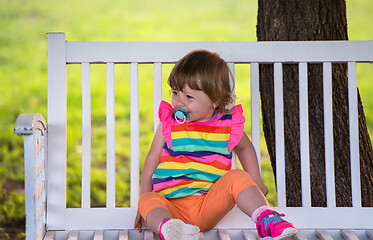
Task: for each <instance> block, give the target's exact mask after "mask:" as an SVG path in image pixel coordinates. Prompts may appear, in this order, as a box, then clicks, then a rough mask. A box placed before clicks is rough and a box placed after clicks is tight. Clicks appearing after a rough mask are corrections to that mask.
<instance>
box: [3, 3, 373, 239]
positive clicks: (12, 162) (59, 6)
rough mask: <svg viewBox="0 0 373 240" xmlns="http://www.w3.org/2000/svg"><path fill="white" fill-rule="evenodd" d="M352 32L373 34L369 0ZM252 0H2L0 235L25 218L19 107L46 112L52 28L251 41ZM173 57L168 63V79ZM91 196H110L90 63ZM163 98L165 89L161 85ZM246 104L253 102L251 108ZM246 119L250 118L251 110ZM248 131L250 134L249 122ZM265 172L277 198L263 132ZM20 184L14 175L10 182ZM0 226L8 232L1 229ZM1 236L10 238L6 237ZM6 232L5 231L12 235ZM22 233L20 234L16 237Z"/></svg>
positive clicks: (71, 176)
mask: <svg viewBox="0 0 373 240" xmlns="http://www.w3.org/2000/svg"><path fill="white" fill-rule="evenodd" d="M347 12H348V26H349V38H350V39H351V40H366V39H373V32H372V31H371V30H370V29H371V27H370V24H371V23H372V22H373V14H371V13H372V12H373V2H372V1H367V0H355V1H348V2H347ZM256 13H257V1H256V0H255V1H254V0H237V1H231V0H218V1H216V0H205V1H197V0H188V1H186V0H182V1H166V0H158V1H151V0H145V1H135V0H126V1H124V0H112V1H110V2H107V1H92V0H81V1H78V2H77V1H72V0H66V1H56V0H0V29H1V31H0V81H1V87H0V122H1V124H0V189H1V191H0V238H9V239H10V238H16V237H15V235H14V234H13V235H9V234H10V232H7V231H8V230H1V229H2V228H6V229H10V227H14V226H16V227H18V226H19V225H22V224H23V223H24V222H23V221H24V196H23V189H22V188H20V187H14V186H20V185H22V182H23V179H24V173H23V148H22V144H23V141H22V138H19V137H17V136H16V135H14V134H13V125H14V122H15V119H16V117H17V115H18V114H19V113H22V112H40V113H42V114H43V115H44V117H45V118H47V43H46V33H47V32H58V31H62V32H66V33H67V39H68V40H69V41H131V42H133V41H255V40H256ZM171 67H172V66H170V65H167V66H164V67H163V79H167V77H168V73H169V72H170V70H171ZM115 71H116V109H115V111H116V126H117V131H116V167H117V169H116V170H117V178H116V188H117V195H116V200H117V203H116V204H117V206H128V202H129V186H128V181H129V159H130V142H129V136H130V129H129V128H128V127H124V126H129V114H130V109H129V89H128V84H129V67H128V66H126V65H120V66H116V69H115ZM236 71H237V72H236V77H237V101H238V102H239V103H242V104H244V105H245V106H248V103H249V100H248V94H247V93H248V92H249V85H248V83H247V82H246V81H245V80H241V79H248V78H249V70H248V67H247V66H245V65H242V66H238V67H237V69H236ZM139 72H140V73H139V74H140V75H139V76H140V86H141V89H140V144H141V148H140V158H141V161H143V160H144V158H145V156H146V154H147V151H148V149H149V146H150V143H151V140H152V135H153V123H152V122H153V116H152V115H153V114H152V112H153V106H152V104H151V101H149V100H148V99H149V98H150V99H152V97H153V93H152V90H151V89H152V81H151V78H152V67H151V66H149V65H141V66H140V71H139ZM80 76H81V70H80V66H77V65H72V66H69V68H68V85H67V87H68V95H69V101H68V122H69V123H68V129H67V131H68V145H67V149H68V162H67V165H68V178H67V183H68V192H67V196H68V206H69V207H79V206H80V201H81V197H80V192H81V186H80V184H81V179H80V177H81V160H80V159H81V118H82V116H81V113H80V110H81V105H82V103H81V83H80ZM91 76H92V84H91V85H92V124H93V126H92V149H93V150H92V167H93V169H92V194H91V195H92V204H93V205H94V206H103V205H105V201H106V196H105V191H104V190H105V188H106V187H105V184H106V173H105V172H104V171H103V169H104V168H105V148H106V139H105V134H106V127H105V110H106V106H105V102H106V100H105V90H106V89H105V84H104V83H103V82H102V79H105V68H104V66H102V65H99V66H92V69H91ZM372 76H373V68H372V66H371V65H363V66H359V67H358V78H359V82H358V85H359V88H360V94H361V97H362V100H363V105H364V109H365V114H366V117H367V122H368V126H369V129H370V130H371V129H373V116H372V115H373V97H372V95H371V94H370V93H371V92H372V90H373V85H372V84H371V83H370V79H371V78H372ZM163 85H164V86H163V92H164V97H165V99H169V95H168V91H169V90H168V88H167V86H166V84H165V83H164V84H163ZM245 111H249V108H248V107H245ZM247 121H248V122H250V119H247ZM245 131H246V132H248V133H250V128H249V127H248V126H246V128H245ZM261 148H262V153H261V155H262V159H263V163H262V169H263V175H262V176H263V179H264V182H265V183H266V184H267V185H268V187H269V189H270V194H269V195H268V199H269V201H270V203H271V204H272V205H275V204H276V194H275V187H274V184H273V182H274V181H273V174H272V172H271V167H270V164H269V161H268V154H267V152H266V150H265V148H266V147H265V141H264V139H262V141H261ZM14 183H17V184H14ZM2 231H5V232H4V233H3V232H2ZM3 235H4V237H2V236H3ZM6 235H7V236H8V237H7V236H6ZM18 237H19V238H22V236H21V237H20V236H18Z"/></svg>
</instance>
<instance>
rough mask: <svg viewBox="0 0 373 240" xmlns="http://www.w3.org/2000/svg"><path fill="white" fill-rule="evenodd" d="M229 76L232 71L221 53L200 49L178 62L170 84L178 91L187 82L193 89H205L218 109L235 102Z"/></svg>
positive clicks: (172, 72) (173, 70)
mask: <svg viewBox="0 0 373 240" xmlns="http://www.w3.org/2000/svg"><path fill="white" fill-rule="evenodd" d="M229 77H232V73H231V71H230V70H229V68H228V65H227V63H226V62H225V61H224V60H223V59H222V58H221V57H220V56H219V54H217V53H216V52H212V51H208V50H203V49H199V50H194V51H192V52H190V53H188V54H187V55H185V56H184V57H183V58H182V59H180V60H179V61H178V62H177V63H176V65H175V66H174V68H173V69H172V71H171V74H170V77H169V78H168V84H169V85H170V87H171V89H172V90H176V91H182V89H183V88H184V86H185V85H186V84H187V85H188V86H189V87H190V88H191V89H193V90H200V91H203V92H205V93H206V94H207V96H209V98H210V99H211V100H212V101H213V102H214V103H215V104H216V110H223V109H225V108H226V107H227V105H228V104H229V103H232V102H233V89H234V86H231V83H230V80H229ZM198 83H200V84H198ZM233 85H234V84H233Z"/></svg>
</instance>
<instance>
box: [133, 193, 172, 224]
mask: <svg viewBox="0 0 373 240" xmlns="http://www.w3.org/2000/svg"><path fill="white" fill-rule="evenodd" d="M156 208H164V209H167V199H166V198H165V197H163V196H162V195H160V194H159V193H155V192H148V193H145V194H143V195H142V196H141V197H140V199H139V204H138V209H139V212H140V214H141V216H143V218H144V219H146V216H147V215H148V214H149V212H150V211H151V210H153V209H156Z"/></svg>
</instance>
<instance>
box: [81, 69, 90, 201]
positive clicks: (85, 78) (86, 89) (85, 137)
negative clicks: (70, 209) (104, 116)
mask: <svg viewBox="0 0 373 240" xmlns="http://www.w3.org/2000/svg"><path fill="white" fill-rule="evenodd" d="M82 108H83V110H82V111H83V113H82V208H89V207H90V204H91V203H90V202H91V200H90V199H91V196H90V195H91V77H90V64H89V63H82Z"/></svg>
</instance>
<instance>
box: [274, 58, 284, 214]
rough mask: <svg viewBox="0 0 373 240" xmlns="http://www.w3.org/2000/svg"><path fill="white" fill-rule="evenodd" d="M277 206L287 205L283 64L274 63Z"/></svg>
mask: <svg viewBox="0 0 373 240" xmlns="http://www.w3.org/2000/svg"><path fill="white" fill-rule="evenodd" d="M274 89H275V93H274V95H275V127H276V130H275V131H276V132H275V135H276V139H275V143H276V183H277V206H279V207H285V206H286V187H285V144H284V140H285V138H284V97H283V95H284V94H283V73H282V64H281V63H274Z"/></svg>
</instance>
